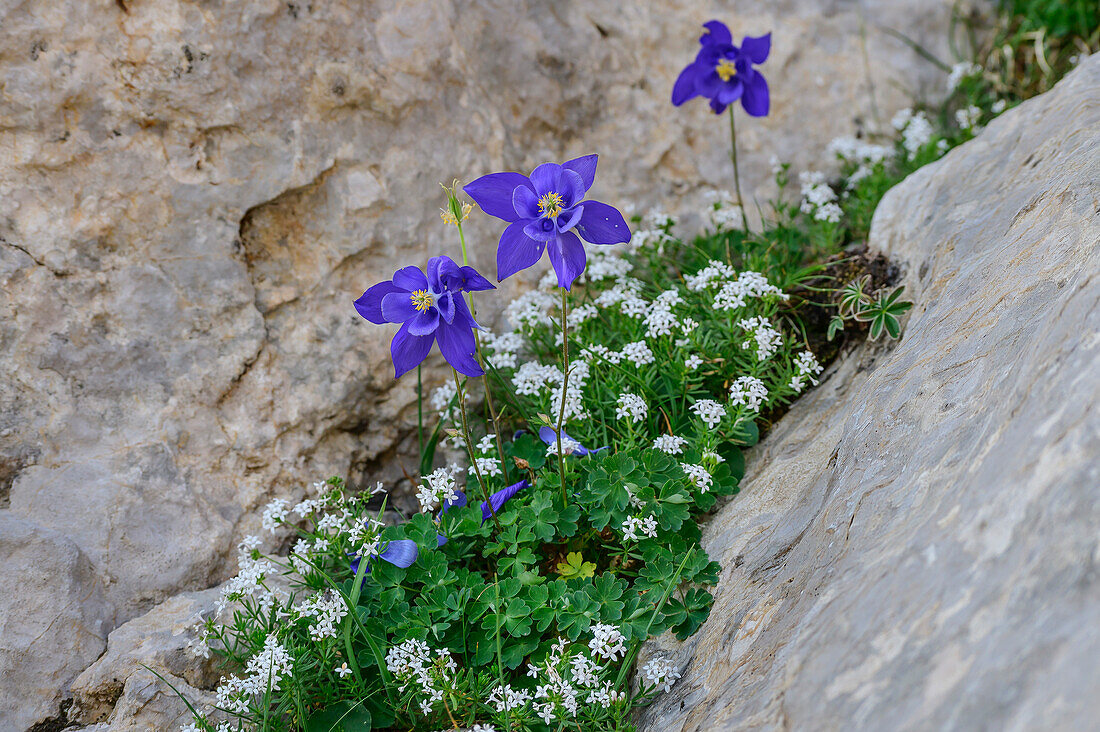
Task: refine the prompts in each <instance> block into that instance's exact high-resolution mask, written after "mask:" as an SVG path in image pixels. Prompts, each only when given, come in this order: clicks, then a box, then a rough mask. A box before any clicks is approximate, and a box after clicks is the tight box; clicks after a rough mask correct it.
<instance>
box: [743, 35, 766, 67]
mask: <svg viewBox="0 0 1100 732" xmlns="http://www.w3.org/2000/svg"><path fill="white" fill-rule="evenodd" d="M771 50H772V34H771V33H768V34H766V35H763V36H757V37H753V36H745V40H743V41H741V53H743V54H745V55H746V56H748V57H749V61H752V62H753V63H754V64H762V63H764V62H765V61H767V60H768V53H769V52H771Z"/></svg>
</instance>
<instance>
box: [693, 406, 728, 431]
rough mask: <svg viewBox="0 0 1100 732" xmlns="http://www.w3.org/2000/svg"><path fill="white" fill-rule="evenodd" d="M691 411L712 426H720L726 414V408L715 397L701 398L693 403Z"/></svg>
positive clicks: (708, 425)
mask: <svg viewBox="0 0 1100 732" xmlns="http://www.w3.org/2000/svg"><path fill="white" fill-rule="evenodd" d="M691 411H693V412H695V414H696V415H697V416H698V417H699V418H700V419H701V420H703V422H704V423H705V424H706V425H707V427H711V428H714V427H716V426H718V424H719V423H720V422H721V421H722V418H723V417H725V416H726V408H725V407H723V406H722V405H721V404H719V403H718V402H716V401H714V400H713V399H700V400H699V401H697V402H695V403H694V404H692V405H691Z"/></svg>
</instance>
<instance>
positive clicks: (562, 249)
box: [546, 204, 588, 290]
mask: <svg viewBox="0 0 1100 732" xmlns="http://www.w3.org/2000/svg"><path fill="white" fill-rule="evenodd" d="M586 208H587V204H586ZM546 251H547V253H548V254H549V255H550V264H551V265H552V266H553V267H554V272H556V273H557V275H558V287H561V288H563V289H565V290H568V289H569V288H570V287H571V286H572V284H573V280H575V279H577V278H578V277H580V274H581V272H583V271H584V265H585V264H587V263H588V257H586V256H585V254H584V244H581V240H580V239H578V238H577V235H576V234H574V233H573V232H572V231H567V232H566V233H564V234H558V237H557V239H556V240H554V241H551V242H549V243H548V244H547V245H546Z"/></svg>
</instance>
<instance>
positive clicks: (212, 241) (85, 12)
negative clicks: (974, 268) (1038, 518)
mask: <svg viewBox="0 0 1100 732" xmlns="http://www.w3.org/2000/svg"><path fill="white" fill-rule="evenodd" d="M953 4H954V3H953V2H952V0H934V1H933V2H929V1H928V0H887V1H885V2H857V3H835V4H829V3H827V4H824V5H823V4H822V3H820V2H817V0H812V1H811V0H778V1H776V0H753V1H752V2H745V3H740V4H739V6H738V12H737V15H736V17H731V16H730V14H729V12H728V6H722V7H719V5H718V4H717V3H696V2H687V1H686V0H676V1H674V2H670V3H660V4H649V5H645V4H627V5H625V6H624V5H623V4H622V3H618V2H609V1H606V0H594V1H591V0H588V1H585V2H580V1H579V0H575V1H570V2H565V3H553V4H550V5H545V4H538V3H514V2H510V1H505V0H490V1H489V2H487V3H476V4H475V3H470V2H464V1H462V2H451V1H449V0H444V1H442V2H438V1H436V0H432V1H430V2H429V1H426V0H419V1H418V0H399V1H397V2H352V1H350V0H333V1H332V2H303V1H299V0H295V1H294V2H284V1H279V2H276V1H275V0H246V1H242V2H234V3H218V2H202V3H197V2H189V1H183V0H149V1H145V0H142V1H140V2H135V1H133V0H126V1H125V2H121V1H120V0H89V1H87V2H57V0H3V1H2V2H0V373H2V374H3V377H2V378H0V516H4V517H5V518H6V519H7V518H10V519H11V521H8V520H5V522H4V523H3V524H2V526H3V527H4V531H5V532H6V533H5V535H4V536H2V537H0V546H2V547H3V555H2V556H0V562H2V563H3V566H4V567H5V568H7V567H8V566H9V565H14V574H11V576H23V574H21V573H34V572H37V571H38V568H37V567H34V566H30V565H28V564H26V563H27V562H30V561H33V560H32V559H30V558H28V557H29V556H30V555H29V554H27V553H26V552H25V551H24V549H25V548H26V547H32V548H33V545H32V544H31V543H28V542H32V539H31V538H28V537H47V536H48V537H49V539H41V540H42V541H48V542H54V543H57V544H58V545H59V546H61V545H63V549H61V550H59V551H60V553H59V554H56V555H55V556H62V557H67V559H65V560H64V561H65V567H59V568H58V569H57V571H56V577H58V578H68V579H59V580H58V581H59V583H60V585H62V587H61V588H60V589H58V588H56V587H55V588H52V589H51V590H50V591H46V590H32V589H28V590H24V591H22V593H3V594H2V595H0V618H4V620H3V622H5V623H7V622H9V621H8V619H9V618H17V619H18V621H19V622H20V623H22V624H23V625H24V626H25V628H26V629H31V628H40V629H41V632H42V633H43V634H42V635H41V636H37V635H34V634H31V635H30V636H28V638H27V639H26V640H25V641H24V636H23V635H20V634H10V633H7V632H5V634H4V641H3V642H4V643H6V644H10V645H11V646H12V647H10V648H9V647H7V646H5V647H4V648H3V649H2V650H3V653H2V654H0V688H2V689H4V696H5V697H6V698H9V699H10V698H16V699H18V700H19V701H18V702H17V703H16V704H15V706H16V707H18V708H15V709H13V708H11V705H10V704H9V706H7V707H5V706H2V705H0V728H3V729H14V730H22V729H26V728H28V727H30V726H31V725H33V724H35V723H37V722H40V721H44V720H48V719H55V720H57V719H60V720H61V721H62V722H63V721H64V720H63V719H62V717H63V716H64V715H61V716H59V714H60V712H59V709H60V705H61V704H62V703H63V702H64V703H68V698H69V697H71V695H72V691H71V689H70V688H69V685H70V683H71V682H72V680H73V679H74V678H75V677H76V675H77V674H78V673H79V672H80V671H81V669H82V668H84V667H85V666H87V665H88V664H89V663H91V661H92V660H94V658H95V656H96V655H97V654H98V653H99V652H101V651H102V650H103V646H104V639H105V637H106V633H107V632H108V631H109V630H110V629H111V628H113V627H115V626H116V625H117V624H121V623H124V622H126V621H127V620H129V619H131V618H134V617H136V616H138V615H140V614H141V613H143V612H145V611H147V610H148V609H149V608H151V607H153V606H155V605H156V604H157V603H159V602H161V601H163V600H165V599H166V598H168V597H170V596H172V595H174V594H176V593H179V592H182V591H189V590H198V589H202V588H205V587H209V586H211V585H213V584H216V583H217V582H218V581H220V580H221V579H224V577H225V576H226V575H227V574H228V573H230V572H232V571H233V566H232V565H233V557H234V545H235V543H236V541H237V540H238V539H239V538H240V537H241V536H242V535H243V534H245V533H249V532H252V531H254V530H255V529H256V528H257V525H258V520H257V517H256V515H257V509H258V507H260V506H262V505H263V504H264V503H266V501H267V500H269V499H270V498H271V497H272V496H273V495H282V496H286V497H288V498H291V499H293V498H294V492H295V491H300V487H301V486H303V485H305V484H306V483H307V482H308V481H312V480H316V479H319V478H321V477H325V476H327V475H331V474H342V475H346V476H349V477H350V478H351V479H352V481H353V483H355V482H360V481H364V480H370V481H373V480H376V479H385V480H388V481H390V483H391V484H393V483H395V482H396V483H398V484H399V483H400V480H401V479H402V475H403V472H402V466H403V465H404V466H407V467H410V468H411V466H412V464H413V460H412V459H411V455H410V453H411V451H412V449H413V448H411V447H410V445H411V444H412V443H414V442H415V438H413V439H412V440H411V441H410V440H409V437H410V435H412V434H413V429H414V426H415V421H416V409H415V401H414V390H415V387H414V384H415V380H410V379H406V380H403V381H402V382H394V381H393V379H392V370H391V368H392V367H391V366H390V364H389V361H388V343H389V339H390V337H391V336H392V330H389V329H385V328H378V327H374V326H370V325H369V324H367V323H365V322H364V321H362V320H361V319H360V318H358V317H357V316H356V315H355V313H354V312H353V310H352V309H351V306H350V304H351V301H352V300H353V299H354V298H355V297H356V296H358V295H359V294H360V293H361V292H362V291H363V290H364V289H365V287H366V286H368V285H370V284H372V283H373V282H375V281H378V280H379V279H382V278H383V277H387V276H389V275H390V274H391V273H392V272H393V270H394V269H396V268H397V267H398V266H401V265H404V264H407V263H409V262H417V263H421V264H422V263H423V262H424V261H425V260H426V259H427V257H428V256H430V255H431V254H435V253H438V252H440V251H444V252H449V253H451V254H452V255H453V256H457V246H456V244H455V242H454V240H453V239H454V231H453V229H446V228H445V227H443V226H442V225H441V224H440V222H439V217H438V209H439V206H440V205H441V204H442V197H441V192H440V191H439V189H438V185H437V184H438V182H439V181H445V182H449V181H450V180H451V179H452V178H454V177H462V178H464V179H466V180H470V179H472V178H473V177H475V176H477V175H481V174H483V173H486V172H491V171H494V170H501V169H520V170H525V171H526V170H529V169H530V168H532V167H533V166H534V165H536V164H538V163H540V162H543V161H545V160H548V159H557V160H561V159H565V158H567V157H572V156H577V155H581V154H586V153H590V152H598V153H600V155H601V162H600V172H599V174H598V175H597V183H596V188H595V190H594V191H593V195H594V197H597V198H599V199H601V200H605V201H608V202H610V203H612V204H615V205H619V206H624V205H625V204H626V203H627V202H633V203H636V204H637V205H638V206H639V211H644V210H645V206H646V205H647V204H651V203H654V202H657V201H660V202H662V205H665V206H667V207H670V208H675V206H676V205H677V203H678V202H680V203H683V204H685V205H688V204H690V205H695V203H696V202H697V201H698V200H699V197H700V195H701V192H702V191H703V190H704V189H709V188H713V187H715V186H717V187H721V188H729V187H730V181H729V178H728V175H729V173H728V164H727V158H726V155H727V149H726V145H727V137H726V129H725V127H724V120H722V119H716V118H715V117H714V115H712V114H711V113H710V112H709V111H708V110H707V108H706V105H705V104H702V103H699V104H693V105H689V106H686V107H684V108H682V109H679V110H674V109H673V108H672V107H671V106H670V105H669V103H668V97H669V92H670V89H671V86H672V82H673V80H674V79H675V77H676V74H677V73H678V72H679V70H680V69H681V68H682V66H683V65H685V64H686V63H687V62H688V61H690V59H691V58H692V54H693V53H694V50H695V48H696V40H695V39H696V37H697V36H698V34H699V32H700V27H699V26H700V24H701V23H702V22H704V21H706V20H708V19H710V18H711V17H714V16H721V17H724V18H725V19H726V20H727V21H729V22H730V25H731V27H732V29H733V31H734V33H735V34H737V35H738V36H741V35H744V34H746V33H752V34H758V33H761V32H765V31H767V30H772V31H774V33H775V36H774V37H775V43H774V48H773V53H772V57H771V59H770V60H769V61H768V66H767V71H768V75H769V79H771V81H772V104H773V108H772V114H771V116H769V117H768V118H766V119H763V120H754V121H753V123H752V124H742V125H740V128H739V136H740V143H741V164H742V175H743V180H744V181H745V182H746V185H747V189H750V190H751V189H755V190H756V192H757V193H758V194H759V195H760V196H761V197H763V196H765V195H766V193H767V188H766V185H764V183H763V181H765V180H766V179H767V178H768V177H769V173H768V170H769V164H768V160H769V158H770V157H771V156H772V155H773V154H777V155H779V156H780V157H782V158H783V159H784V160H788V161H790V162H792V163H794V165H795V169H796V170H797V169H799V168H803V167H806V166H821V165H824V164H825V163H826V161H827V154H826V152H825V146H826V143H827V142H828V141H829V140H830V139H831V138H833V137H834V136H837V135H840V134H850V133H851V132H852V131H853V129H854V128H860V127H863V128H866V127H868V126H870V125H873V124H875V122H876V119H889V116H890V114H891V113H892V112H893V111H894V110H895V109H897V108H899V107H901V106H905V105H906V104H908V93H909V92H912V93H915V94H917V95H924V94H936V93H939V91H940V90H942V88H943V82H944V74H943V73H942V71H940V70H938V69H936V68H934V67H933V66H931V65H929V64H927V63H926V62H924V61H922V60H921V59H920V57H919V56H918V55H917V54H916V53H915V52H914V51H913V50H912V49H911V48H909V47H907V46H906V45H905V44H903V43H902V42H901V41H899V40H897V39H896V38H894V37H891V36H890V35H889V34H887V33H886V32H884V30H883V29H884V28H891V29H901V30H904V32H905V33H906V34H907V35H908V36H910V37H912V38H913V39H914V40H916V41H918V42H919V43H922V44H923V45H925V46H927V47H928V48H930V49H932V50H933V51H934V52H936V53H938V54H939V55H940V56H942V57H944V58H950V54H949V51H948V47H947V41H946V39H947V34H948V29H949V25H950V23H949V20H950V13H951V7H952V5H953ZM723 8H724V9H723ZM861 28H866V31H867V32H866V33H865V34H862V33H861ZM864 38H865V39H866V40H865V42H864V40H863V39H864ZM871 60H873V63H871V62H870V61H871ZM871 85H873V87H874V94H872V93H871ZM742 119H745V118H744V117H742ZM807 120H812V121H813V122H812V124H811V125H807ZM499 231H500V229H499V226H497V225H496V224H495V223H494V222H492V221H489V220H488V218H487V217H484V216H480V217H478V216H477V215H475V218H474V219H471V222H470V226H469V231H468V233H469V235H470V237H469V238H470V241H471V252H472V263H473V264H474V265H476V266H478V267H479V268H481V269H482V270H483V271H486V272H488V273H489V274H490V275H491V274H492V273H493V271H494V268H495V263H494V255H493V252H494V247H495V241H496V238H497V236H499ZM516 288H517V285H516V284H515V283H514V282H511V281H510V282H508V283H505V286H503V287H502V290H503V293H502V295H503V296H502V297H499V298H486V302H489V301H492V302H493V306H495V307H498V308H499V304H500V302H501V301H505V300H506V299H507V297H508V296H510V295H511V294H513V293H514V292H515V291H516ZM493 306H490V307H489V308H487V312H486V315H485V317H486V320H487V321H489V322H490V323H491V322H493V320H494V313H495V311H493V310H492V307H493ZM443 375H444V374H443V372H442V370H441V369H439V361H438V360H437V357H436V359H433V361H432V368H430V369H429V370H428V373H427V376H426V379H427V382H428V384H429V386H432V385H435V384H436V383H439V382H440V381H441V380H442V378H443ZM9 526H11V527H18V526H23V527H26V532H27V533H26V534H23V533H18V531H17V530H16V528H11V529H9V528H8V527H9ZM19 531H22V529H20V530H19ZM21 537H22V538H21ZM34 541H38V539H34ZM269 548H270V547H269ZM28 551H29V550H28ZM37 551H38V549H34V552H37ZM43 551H45V550H43ZM47 553H48V552H47ZM32 554H33V552H32ZM43 566H46V565H43ZM37 586H38V585H36V584H34V583H33V582H31V583H29V584H27V585H26V587H28V588H33V587H37ZM27 592H33V593H36V594H35V595H34V597H32V598H29V599H28V598H26V597H24V596H23V595H25V594H26V593H27ZM72 597H79V598H80V600H79V602H77V603H76V604H75V605H74V604H73V603H72V602H71V598H72ZM57 619H61V620H64V622H66V623H67V622H69V621H70V620H71V621H72V622H74V623H78V624H82V627H85V626H86V627H88V628H94V630H90V631H89V632H88V633H81V634H75V635H74V634H68V633H64V632H61V630H60V628H61V627H62V625H63V623H59V622H55V620H57ZM66 619H67V620H66ZM12 622H15V621H12ZM8 627H9V626H8V625H4V628H8ZM35 632H36V633H37V632H38V631H35ZM31 639H33V645H29V644H32V640H31ZM97 649H98V650H97ZM119 683H120V684H121V687H119V688H123V689H124V692H123V698H130V699H137V697H136V696H131V697H126V696H125V694H129V693H131V691H132V692H133V694H137V693H138V691H139V689H138V688H137V687H136V686H135V687H131V686H130V685H129V684H128V682H126V680H125V679H119ZM135 683H136V682H135ZM142 688H145V687H142ZM31 700H34V701H31ZM135 703H136V702H135ZM51 724H52V723H51ZM158 724H159V722H158Z"/></svg>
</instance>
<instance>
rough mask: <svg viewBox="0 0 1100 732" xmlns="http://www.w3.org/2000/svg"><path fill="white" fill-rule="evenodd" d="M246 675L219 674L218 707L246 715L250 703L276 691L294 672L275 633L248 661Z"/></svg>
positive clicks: (290, 660)
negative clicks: (220, 677) (220, 675)
mask: <svg viewBox="0 0 1100 732" xmlns="http://www.w3.org/2000/svg"><path fill="white" fill-rule="evenodd" d="M244 672H245V675H244V676H243V677H242V676H230V677H229V678H226V677H224V676H223V677H222V679H221V682H220V683H219V684H218V688H217V691H216V692H215V693H216V694H217V698H218V706H219V707H221V708H223V709H225V710H227V711H229V712H233V713H236V714H246V713H247V712H248V711H249V709H248V708H249V702H250V701H251V700H252V699H253V698H255V697H260V696H263V695H264V694H266V693H267V692H268V691H278V690H279V684H280V683H282V681H283V679H285V678H287V677H289V676H290V675H291V674H292V673H293V672H294V661H293V659H291V657H290V654H289V653H287V650H286V648H284V647H283V646H282V645H281V644H280V643H279V639H278V638H277V637H276V636H275V634H274V633H271V634H270V635H268V636H267V639H266V640H264V647H263V649H261V650H260V652H259V653H257V654H256V655H255V656H253V657H252V658H250V659H249V660H248V663H247V664H246V665H245V669H244Z"/></svg>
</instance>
